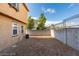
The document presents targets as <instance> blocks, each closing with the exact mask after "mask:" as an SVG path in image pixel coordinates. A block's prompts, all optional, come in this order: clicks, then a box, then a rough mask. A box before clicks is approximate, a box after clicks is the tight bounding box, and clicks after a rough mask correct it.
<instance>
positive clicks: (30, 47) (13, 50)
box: [0, 37, 79, 56]
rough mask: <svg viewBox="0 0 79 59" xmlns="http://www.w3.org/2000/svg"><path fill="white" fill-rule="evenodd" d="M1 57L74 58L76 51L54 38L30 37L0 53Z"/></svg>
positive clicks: (78, 53)
mask: <svg viewBox="0 0 79 59" xmlns="http://www.w3.org/2000/svg"><path fill="white" fill-rule="evenodd" d="M0 55H3V56H6V55H7V56H8V55H9V56H10V55H12V56H63V55H64V56H75V55H79V51H76V50H74V49H72V48H70V47H68V46H66V45H64V44H63V43H61V42H60V41H58V40H56V39H54V38H44V37H43V38H42V37H41V38H40V37H37V38H36V37H32V38H29V39H23V40H22V41H20V42H18V43H16V44H14V45H12V46H10V47H8V48H6V49H4V50H3V51H1V52H0Z"/></svg>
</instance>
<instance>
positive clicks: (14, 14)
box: [0, 3, 29, 51]
mask: <svg viewBox="0 0 79 59" xmlns="http://www.w3.org/2000/svg"><path fill="white" fill-rule="evenodd" d="M28 11H29V10H28V8H27V6H26V5H25V4H24V3H0V51H1V50H3V49H5V48H7V47H9V46H11V45H12V44H14V43H16V42H18V41H20V40H22V38H23V36H24V35H25V33H26V32H25V31H26V24H27V15H28Z"/></svg>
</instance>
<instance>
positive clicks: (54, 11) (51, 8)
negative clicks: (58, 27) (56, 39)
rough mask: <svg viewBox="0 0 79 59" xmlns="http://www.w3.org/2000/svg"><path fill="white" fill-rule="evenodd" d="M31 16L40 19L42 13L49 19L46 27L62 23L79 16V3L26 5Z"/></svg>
mask: <svg viewBox="0 0 79 59" xmlns="http://www.w3.org/2000/svg"><path fill="white" fill-rule="evenodd" d="M26 5H27V7H28V9H29V13H28V15H29V16H32V18H34V19H38V18H39V16H40V14H41V13H42V11H43V12H44V15H45V17H46V19H47V21H46V25H50V24H56V23H59V22H62V21H63V20H64V19H66V18H68V17H71V16H73V15H76V14H79V4H77V3H26Z"/></svg>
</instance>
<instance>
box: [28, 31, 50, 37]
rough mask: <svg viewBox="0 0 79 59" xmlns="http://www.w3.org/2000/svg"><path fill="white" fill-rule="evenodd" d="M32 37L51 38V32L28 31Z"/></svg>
mask: <svg viewBox="0 0 79 59" xmlns="http://www.w3.org/2000/svg"><path fill="white" fill-rule="evenodd" d="M27 33H29V35H30V36H51V31H50V30H28V31H27Z"/></svg>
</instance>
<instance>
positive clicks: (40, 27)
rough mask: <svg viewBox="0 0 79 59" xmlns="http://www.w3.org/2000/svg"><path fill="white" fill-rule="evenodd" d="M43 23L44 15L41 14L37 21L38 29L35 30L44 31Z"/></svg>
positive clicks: (44, 20)
mask: <svg viewBox="0 0 79 59" xmlns="http://www.w3.org/2000/svg"><path fill="white" fill-rule="evenodd" d="M45 22H46V18H45V16H44V13H41V15H40V17H39V20H38V27H37V30H43V29H45Z"/></svg>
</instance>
